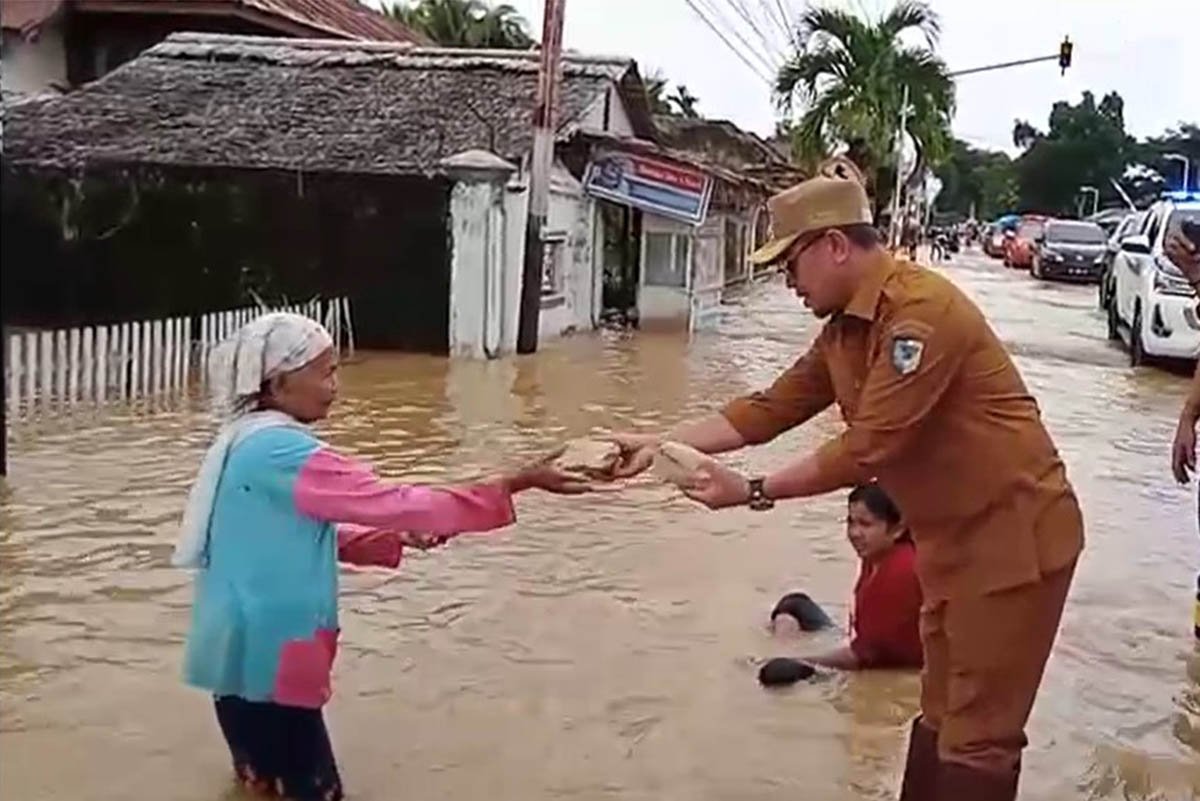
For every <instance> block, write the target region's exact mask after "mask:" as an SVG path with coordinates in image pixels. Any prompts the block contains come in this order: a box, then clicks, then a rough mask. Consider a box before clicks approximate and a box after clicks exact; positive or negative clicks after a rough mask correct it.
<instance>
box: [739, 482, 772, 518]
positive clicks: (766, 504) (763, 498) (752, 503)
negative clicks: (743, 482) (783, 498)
mask: <svg viewBox="0 0 1200 801" xmlns="http://www.w3.org/2000/svg"><path fill="white" fill-rule="evenodd" d="M766 481H767V480H766V479H765V478H752V479H750V497H749V498H747V499H746V505H747V506H749V507H750V508H751V509H753V510H754V511H755V512H765V511H767V510H768V509H774V508H775V501H773V500H772V499H771V498H768V497H767V491H766V489H765V487H764V485H765V484H766Z"/></svg>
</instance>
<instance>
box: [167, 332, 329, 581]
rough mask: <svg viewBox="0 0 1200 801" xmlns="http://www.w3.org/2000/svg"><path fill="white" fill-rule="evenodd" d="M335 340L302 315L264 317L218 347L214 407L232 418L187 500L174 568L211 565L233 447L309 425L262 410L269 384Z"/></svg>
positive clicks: (213, 362) (212, 377) (212, 374)
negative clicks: (214, 526) (267, 431)
mask: <svg viewBox="0 0 1200 801" xmlns="http://www.w3.org/2000/svg"><path fill="white" fill-rule="evenodd" d="M331 347H333V338H332V337H331V336H330V335H329V332H328V331H326V330H325V327H324V326H322V325H321V324H320V323H318V322H316V321H315V320H311V319H309V318H307V317H302V316H300V315H298V314H287V313H284V312H276V313H272V314H265V315H263V316H262V317H259V318H258V319H256V320H254V321H252V322H250V323H247V324H246V325H244V326H242V327H241V328H240V329H239V330H238V332H237V333H236V334H234V335H233V337H231V338H230V339H228V340H226V341H225V342H222V343H221V344H220V345H218V346H217V347H216V348H215V349H214V350H213V354H212V358H211V359H210V361H209V384H210V386H211V388H212V397H213V404H214V406H216V408H217V409H218V410H220V412H221V413H222V414H224V415H226V416H227V418H228V419H227V421H226V424H225V426H224V427H223V428H222V429H221V432H220V433H219V434H218V435H217V439H216V441H215V442H213V444H212V446H211V447H209V449H208V453H206V454H205V455H204V462H203V463H202V464H201V465H200V472H199V474H198V475H197V476H196V483H195V484H193V485H192V491H191V493H190V494H189V495H188V502H187V507H186V508H185V509H184V512H183V524H182V526H181V529H180V532H179V540H178V541H177V542H176V544H175V553H174V554H173V555H172V557H171V564H173V565H175V566H176V567H203V566H204V565H205V564H206V563H207V561H208V525H209V521H210V520H211V518H212V509H213V503H214V502H215V501H216V497H217V486H218V485H219V484H220V481H221V472H222V471H223V470H224V469H225V460H226V459H227V458H228V457H229V451H230V450H231V449H232V448H233V446H234V445H236V444H237V443H239V442H241V441H242V440H243V439H245V438H246V437H248V436H249V435H250V434H253V433H254V432H256V431H261V430H262V429H264V428H271V427H274V426H295V427H298V428H304V425H303V424H302V423H300V422H299V421H298V420H296V419H295V418H293V417H291V416H290V415H287V414H285V413H283V412H279V411H274V410H260V409H258V408H257V405H258V402H259V400H260V394H261V392H262V386H263V384H264V383H265V382H266V381H269V380H270V379H272V378H274V377H275V376H278V375H283V374H284V373H290V372H292V371H294V370H299V369H300V368H302V367H304V366H305V365H306V364H308V363H309V362H311V361H312V360H313V359H315V358H317V357H318V356H320V355H321V354H322V353H324V352H325V351H326V350H327V349H329V348H331Z"/></svg>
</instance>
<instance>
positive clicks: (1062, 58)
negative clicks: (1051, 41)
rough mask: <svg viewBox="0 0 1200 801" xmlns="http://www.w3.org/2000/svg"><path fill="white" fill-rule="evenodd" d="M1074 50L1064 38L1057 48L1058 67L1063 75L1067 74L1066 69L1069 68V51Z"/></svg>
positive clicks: (1070, 43)
mask: <svg viewBox="0 0 1200 801" xmlns="http://www.w3.org/2000/svg"><path fill="white" fill-rule="evenodd" d="M1074 49H1075V45H1074V44H1073V43H1072V42H1071V40H1070V39H1069V38H1067V37H1066V36H1064V37H1063V40H1062V44H1060V45H1059V46H1058V66H1060V67H1062V71H1063V75H1066V74H1067V67H1069V66H1071V51H1072V50H1074Z"/></svg>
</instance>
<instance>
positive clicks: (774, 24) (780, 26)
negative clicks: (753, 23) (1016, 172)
mask: <svg viewBox="0 0 1200 801" xmlns="http://www.w3.org/2000/svg"><path fill="white" fill-rule="evenodd" d="M754 8H755V9H756V10H757V11H758V15H759V19H762V20H763V21H764V22H765V24H767V25H768V26H770V28H771V30H772V32H774V33H778V34H779V35H780V36H781V37H782V39H780V41H781V42H783V44H784V46H785V47H787V48H788V49H791V47H792V45H793V42H792V36H791V34H790V33H789V32H788V24H787V21H786V20H784V21H783V22H780V21H779V12H778V11H777V10H776V8H777V6H773V5H772V4H771V0H763V2H762V4H761V5H758V4H756V5H755V6H754Z"/></svg>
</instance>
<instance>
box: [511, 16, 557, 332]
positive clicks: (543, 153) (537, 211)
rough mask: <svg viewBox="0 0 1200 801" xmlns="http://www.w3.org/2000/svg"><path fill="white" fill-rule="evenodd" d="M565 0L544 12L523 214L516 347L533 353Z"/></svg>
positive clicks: (540, 288)
mask: <svg viewBox="0 0 1200 801" xmlns="http://www.w3.org/2000/svg"><path fill="white" fill-rule="evenodd" d="M565 5H566V0H546V6H545V9H544V11H543V12H542V53H541V64H540V66H539V68H538V84H537V99H536V101H535V104H534V108H533V154H532V156H531V157H530V160H529V211H528V214H527V216H526V219H525V269H524V272H523V273H522V280H521V315H520V321H519V323H518V326H517V353H534V352H535V351H536V350H537V345H538V315H539V314H540V313H541V309H542V259H543V258H544V251H545V247H544V244H543V241H542V232H543V230H544V229H545V227H546V214H547V212H548V210H549V206H550V168H551V166H552V165H553V163H554V111H555V107H556V106H557V105H558V104H557V99H558V98H557V93H558V71H559V65H560V62H561V60H562V32H563V10H564V6H565Z"/></svg>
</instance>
